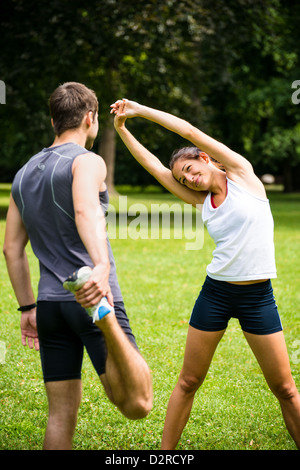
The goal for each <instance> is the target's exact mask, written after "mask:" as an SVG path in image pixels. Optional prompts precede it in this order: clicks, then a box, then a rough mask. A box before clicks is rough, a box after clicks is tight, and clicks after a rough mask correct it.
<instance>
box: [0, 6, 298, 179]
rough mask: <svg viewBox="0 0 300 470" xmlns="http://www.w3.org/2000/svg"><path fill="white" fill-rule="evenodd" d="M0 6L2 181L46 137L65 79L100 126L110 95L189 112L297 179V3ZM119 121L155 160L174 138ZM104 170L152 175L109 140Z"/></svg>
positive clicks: (256, 160) (259, 164) (266, 165)
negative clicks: (87, 96)
mask: <svg viewBox="0 0 300 470" xmlns="http://www.w3.org/2000/svg"><path fill="white" fill-rule="evenodd" d="M0 9H1V10H0V18H1V20H0V27H1V33H2V39H3V44H4V47H3V49H2V51H1V58H0V74H1V77H0V78H1V80H4V82H5V83H6V90H7V99H6V102H7V104H6V105H5V106H1V107H0V115H1V120H2V122H3V123H5V125H2V126H1V128H0V139H1V143H2V152H1V156H0V169H1V179H2V181H10V180H11V178H12V176H13V174H14V173H15V171H16V169H17V168H18V167H19V166H20V165H21V164H22V163H24V162H25V161H26V160H27V158H28V157H29V156H30V155H32V154H33V153H34V152H35V151H38V150H39V149H40V148H41V147H42V146H46V145H48V144H49V143H50V142H51V140H52V137H53V134H52V130H51V126H50V120H49V115H48V108H47V100H48V97H49V95H50V93H51V92H52V91H53V89H54V88H55V87H56V86H57V85H58V84H59V83H62V82H64V81H70V80H74V81H81V82H83V83H86V84H87V86H90V87H91V88H93V89H95V91H96V92H97V95H98V96H99V101H100V105H101V108H100V125H101V127H102V129H103V128H105V127H106V126H107V125H112V123H111V120H110V116H109V105H110V104H111V102H113V101H115V99H118V98H120V97H123V96H128V97H129V98H132V99H135V100H139V101H142V102H144V103H145V104H148V105H150V106H153V107H159V108H162V109H165V110H167V111H170V112H173V113H175V114H178V115H180V116H182V117H183V118H185V119H188V120H190V121H192V122H193V124H195V125H197V126H199V127H201V128H202V129H203V130H204V131H205V132H208V133H210V134H211V135H213V136H214V137H216V138H218V139H220V140H222V141H224V142H225V143H226V144H227V145H229V146H231V147H232V148H234V149H235V150H237V151H239V152H240V153H243V154H245V155H246V156H247V157H248V158H249V159H250V160H251V161H252V162H253V164H254V165H255V168H256V169H257V171H258V172H259V173H262V172H265V171H268V172H276V173H277V174H279V175H280V174H282V173H283V170H284V168H286V167H287V166H288V165H286V163H288V164H290V165H291V169H290V172H289V176H290V180H291V181H290V184H291V185H294V187H295V185H296V186H297V185H298V183H297V181H296V180H295V178H294V176H293V175H297V173H299V159H300V157H299V155H300V154H299V137H298V135H299V133H298V132H297V123H298V122H299V117H300V111H299V109H300V108H299V106H296V105H295V104H293V103H292V101H291V95H292V92H293V90H292V89H291V85H292V83H293V81H294V80H297V79H299V78H300V65H299V44H300V40H299V28H298V23H299V17H300V5H299V2H297V1H295V0H285V1H283V0H267V1H262V0H254V1H250V0H229V1H225V0H216V1H214V2H210V1H209V0H193V1H192V0H167V1H164V2H161V1H159V0H146V1H143V0H136V1H135V2H134V3H131V2H127V1H126V0H103V1H101V2H98V1H96V0H90V1H89V2H85V3H84V2H82V1H80V0H73V1H70V0H52V1H51V2H46V1H45V0H43V1H39V2H37V1H35V0H7V1H5V2H2V3H1V7H0ZM131 125H132V129H133V130H134V132H135V133H136V134H137V136H138V137H139V138H141V139H142V140H143V143H144V144H145V145H146V146H149V148H150V150H152V151H154V152H155V153H157V154H158V156H159V157H161V158H162V159H163V161H164V162H167V161H168V159H169V155H170V154H171V152H172V150H173V149H174V147H179V146H181V145H183V142H182V141H181V140H180V139H179V138H178V137H176V136H174V135H172V134H171V133H168V132H162V130H161V129H159V128H158V127H157V126H151V125H149V124H148V123H147V124H145V123H144V122H140V121H136V122H135V121H134V122H133V123H132V124H131ZM101 127H100V129H101ZM99 139H101V130H100V136H99ZM97 144H98V142H96V146H97ZM291 175H292V176H293V177H292V176H291ZM284 176H286V175H284ZM115 178H116V183H118V184H126V183H140V184H141V183H142V184H143V183H145V184H147V183H152V179H151V176H149V175H147V174H146V173H145V172H144V171H143V170H142V169H141V168H140V167H139V166H138V165H137V164H136V163H135V162H134V161H133V160H132V159H129V158H128V152H127V150H126V149H125V148H124V146H123V145H122V144H121V143H120V142H118V148H117V171H116V174H115ZM299 184H300V182H299Z"/></svg>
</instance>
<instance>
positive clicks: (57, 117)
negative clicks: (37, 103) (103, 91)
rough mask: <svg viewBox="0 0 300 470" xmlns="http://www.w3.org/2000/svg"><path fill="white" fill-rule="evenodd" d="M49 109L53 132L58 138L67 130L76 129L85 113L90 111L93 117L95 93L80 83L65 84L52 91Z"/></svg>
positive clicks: (94, 113)
mask: <svg viewBox="0 0 300 470" xmlns="http://www.w3.org/2000/svg"><path fill="white" fill-rule="evenodd" d="M49 107H50V115H51V117H52V119H53V128H54V132H55V134H56V135H58V136H60V135H61V134H62V133H63V132H65V131H67V130H69V129H77V128H78V127H79V126H80V124H81V122H82V119H83V117H84V115H85V114H86V113H87V112H89V111H92V112H93V117H95V115H96V113H97V111H98V100H97V96H96V94H95V92H94V91H93V90H90V89H89V88H87V87H86V86H85V85H83V84H82V83H77V82H67V83H64V84H63V85H60V86H59V87H58V88H56V90H54V92H53V93H52V95H51V96H50V99H49Z"/></svg>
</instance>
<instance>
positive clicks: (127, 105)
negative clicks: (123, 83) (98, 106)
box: [110, 98, 140, 128]
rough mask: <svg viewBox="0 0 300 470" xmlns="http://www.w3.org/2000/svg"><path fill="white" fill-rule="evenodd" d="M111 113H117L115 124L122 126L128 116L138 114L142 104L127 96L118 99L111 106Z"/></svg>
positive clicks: (131, 116)
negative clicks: (128, 98)
mask: <svg viewBox="0 0 300 470" xmlns="http://www.w3.org/2000/svg"><path fill="white" fill-rule="evenodd" d="M110 107H111V108H112V109H111V111H110V113H111V114H115V121H114V122H115V126H117V127H119V128H120V127H122V126H123V125H124V124H125V121H126V119H127V118H133V117H136V116H138V113H139V108H140V105H139V104H138V103H136V102H135V101H129V100H127V99H125V98H123V99H122V100H117V101H116V102H115V103H113V104H112V105H111V106H110Z"/></svg>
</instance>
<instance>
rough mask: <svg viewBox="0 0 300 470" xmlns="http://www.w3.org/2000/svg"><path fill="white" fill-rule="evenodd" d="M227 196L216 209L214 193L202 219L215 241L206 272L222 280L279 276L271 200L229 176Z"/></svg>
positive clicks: (204, 209)
mask: <svg viewBox="0 0 300 470" xmlns="http://www.w3.org/2000/svg"><path fill="white" fill-rule="evenodd" d="M227 189H228V192H227V196H226V198H225V200H224V202H223V203H222V204H221V205H220V206H219V207H217V208H214V207H213V205H212V200H211V193H209V194H208V195H207V197H206V198H205V201H204V205H203V210H202V218H203V222H204V224H205V225H206V227H207V230H208V233H209V235H210V236H211V237H212V239H213V240H214V242H215V244H216V248H215V250H214V251H213V259H212V261H211V263H210V264H209V265H208V266H207V274H208V276H209V277H211V278H212V279H216V280H219V281H249V280H259V279H270V278H276V277H277V276H276V265H275V249H274V221H273V217H272V214H271V209H270V204H269V200H268V199H262V198H259V197H257V196H254V195H253V194H251V193H249V192H248V191H247V190H246V189H244V188H242V187H241V186H240V185H238V184H237V183H235V182H233V181H231V180H230V179H228V178H227Z"/></svg>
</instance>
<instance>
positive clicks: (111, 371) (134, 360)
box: [96, 314, 152, 419]
mask: <svg viewBox="0 0 300 470" xmlns="http://www.w3.org/2000/svg"><path fill="white" fill-rule="evenodd" d="M96 325H97V326H98V328H100V329H101V331H102V333H103V335H104V337H105V342H106V347H107V361H106V372H105V374H103V375H100V379H101V382H102V384H103V386H104V388H105V390H106V393H107V395H108V397H109V398H110V400H111V401H112V402H113V403H114V404H115V405H116V406H117V407H118V408H119V410H120V411H121V412H122V413H123V414H124V416H126V417H127V418H129V419H140V418H144V417H145V416H146V415H147V414H148V413H149V412H150V410H151V408H152V383H151V375H150V370H149V367H148V365H147V363H146V362H145V360H144V359H143V357H142V356H141V354H140V353H139V351H137V349H136V348H135V347H134V346H133V344H132V343H131V342H130V341H129V339H128V338H127V336H126V335H125V333H124V332H123V330H122V328H121V327H120V325H119V324H118V321H117V319H116V317H115V315H114V314H108V315H106V316H105V317H104V318H103V319H102V320H100V321H98V322H96Z"/></svg>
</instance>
